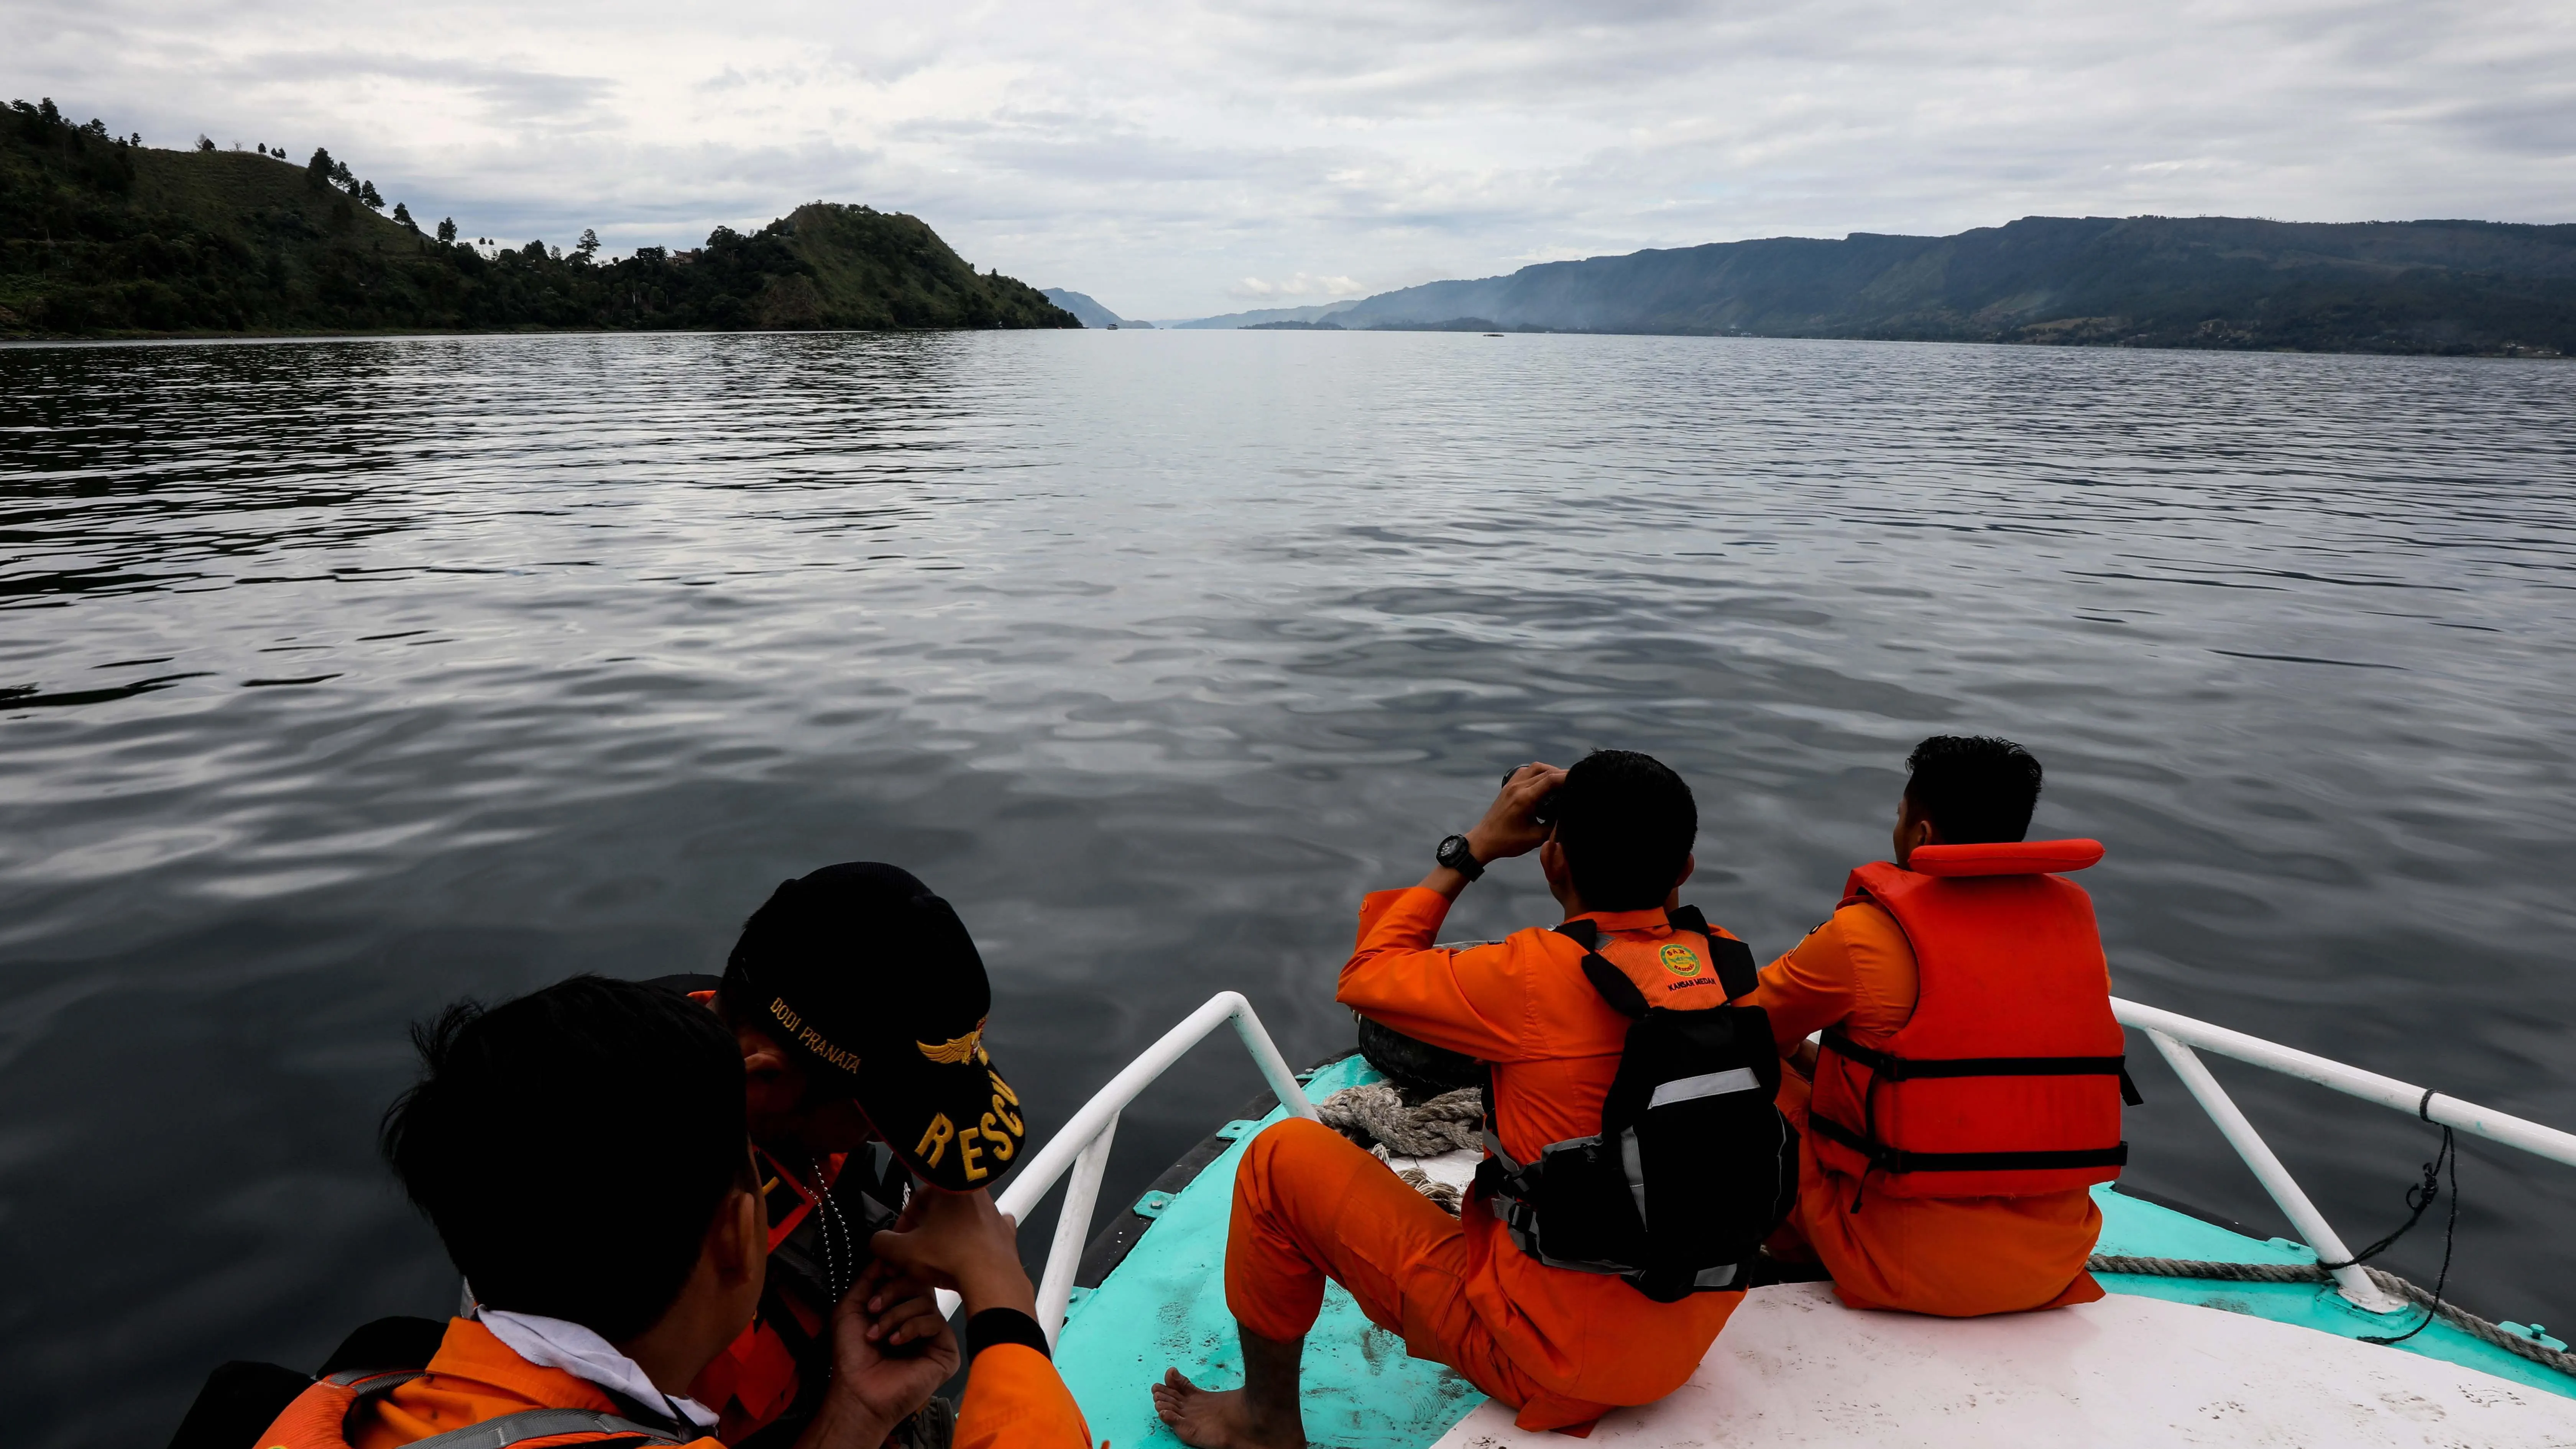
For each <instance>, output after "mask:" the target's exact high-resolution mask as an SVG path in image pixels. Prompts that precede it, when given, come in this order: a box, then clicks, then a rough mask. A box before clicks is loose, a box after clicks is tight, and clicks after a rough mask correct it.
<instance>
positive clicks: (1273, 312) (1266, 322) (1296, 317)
mask: <svg viewBox="0 0 2576 1449" xmlns="http://www.w3.org/2000/svg"><path fill="white" fill-rule="evenodd" d="M1358 305H1359V303H1357V302H1355V301H1354V302H1328V303H1325V304H1324V305H1322V306H1320V307H1265V308H1263V309H1261V310H1260V311H1258V312H1228V313H1226V314H1225V315H1224V316H1222V317H1194V318H1192V319H1190V320H1189V321H1187V322H1166V323H1164V324H1163V326H1164V328H1165V329H1166V330H1168V331H1178V332H1229V331H1235V330H1238V329H1241V328H1247V327H1267V326H1272V325H1275V324H1277V323H1281V322H1320V321H1322V320H1324V319H1325V318H1327V317H1331V316H1335V315H1337V314H1340V313H1343V312H1347V311H1349V310H1351V309H1352V308H1353V307H1356V306H1358Z"/></svg>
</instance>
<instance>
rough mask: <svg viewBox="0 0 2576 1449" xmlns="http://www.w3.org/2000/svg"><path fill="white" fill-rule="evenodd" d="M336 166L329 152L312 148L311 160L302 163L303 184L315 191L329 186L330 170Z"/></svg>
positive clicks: (336, 163) (319, 148)
mask: <svg viewBox="0 0 2576 1449" xmlns="http://www.w3.org/2000/svg"><path fill="white" fill-rule="evenodd" d="M338 164H339V163H338V162H335V161H333V160H332V159H331V153H330V152H328V151H325V150H323V149H322V148H321V147H319V146H316V147H314V148H313V159H312V160H310V161H307V162H305V163H304V184H305V185H307V186H310V187H312V188H313V189H314V190H316V191H320V190H321V189H322V188H324V187H326V186H329V185H330V184H331V168H332V167H333V166H336V165H338Z"/></svg>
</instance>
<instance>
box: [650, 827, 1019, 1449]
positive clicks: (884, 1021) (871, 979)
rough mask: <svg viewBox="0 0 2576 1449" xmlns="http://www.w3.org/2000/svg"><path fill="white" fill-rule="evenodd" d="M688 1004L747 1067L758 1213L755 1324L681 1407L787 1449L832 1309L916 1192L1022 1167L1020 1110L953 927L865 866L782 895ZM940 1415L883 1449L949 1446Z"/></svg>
mask: <svg viewBox="0 0 2576 1449" xmlns="http://www.w3.org/2000/svg"><path fill="white" fill-rule="evenodd" d="M664 984H668V985H673V986H678V987H682V988H683V989H689V988H710V989H692V990H691V995H692V996H694V997H695V998H696V999H698V1000H700V1001H703V1002H705V1003H706V1004H707V1005H709V1006H712V1007H713V1008H714V1009H715V1012H716V1014H717V1015H718V1016H719V1017H721V1018H723V1020H724V1023H725V1025H726V1026H727V1027H729V1028H731V1029H732V1031H733V1034H734V1040H735V1042H736V1044H737V1045H738V1046H739V1047H740V1049H741V1052H742V1063H743V1075H744V1081H745V1102H746V1106H747V1109H748V1110H747V1113H746V1116H747V1120H748V1121H749V1124H750V1127H751V1138H752V1146H753V1160H754V1163H755V1166H756V1168H757V1170H758V1173H759V1179H760V1188H761V1195H762V1198H763V1201H764V1202H765V1203H766V1205H767V1207H768V1211H769V1221H770V1234H769V1237H770V1242H769V1247H770V1258H769V1277H768V1286H767V1287H766V1289H765V1290H764V1291H763V1292H762V1294H761V1301H760V1308H759V1313H758V1316H757V1317H756V1318H755V1319H754V1321H753V1323H752V1326H751V1327H750V1328H748V1329H746V1330H744V1332H743V1334H742V1336H741V1338H739V1339H738V1340H736V1341H735V1342H734V1343H732V1344H730V1345H728V1346H727V1347H726V1349H725V1351H724V1352H723V1353H721V1354H719V1355H717V1356H716V1359H715V1361H714V1362H712V1363H710V1364H709V1365H708V1366H707V1369H706V1371H705V1372H704V1373H703V1374H701V1375H699V1377H698V1380H697V1382H696V1383H695V1384H694V1385H692V1386H691V1392H692V1393H693V1394H694V1395H695V1396H696V1397H697V1398H699V1399H701V1400H703V1401H704V1402H706V1403H707V1404H708V1405H709V1406H710V1407H712V1408H714V1409H715V1410H716V1411H717V1414H718V1419H719V1422H718V1427H717V1432H718V1435H719V1437H721V1438H722V1439H723V1440H724V1441H725V1442H726V1443H727V1444H730V1445H733V1446H736V1449H787V1446H789V1445H790V1444H791V1443H793V1442H794V1441H795V1439H796V1437H797V1435H798V1434H800V1433H801V1432H802V1431H803V1428H804V1426H805V1423H806V1421H807V1420H808V1419H810V1418H812V1416H813V1415H814V1414H815V1412H816V1411H817V1409H818V1407H819V1405H820V1404H821V1403H822V1400H823V1395H824V1393H825V1391H826V1388H827V1386H828V1384H829V1382H830V1379H831V1374H832V1361H833V1353H832V1344H831V1335H830V1333H829V1332H828V1331H827V1324H828V1322H829V1320H830V1318H831V1315H832V1305H833V1304H834V1303H835V1302H837V1301H838V1300H839V1299H840V1297H841V1296H842V1294H843V1293H845V1292H846V1291H847V1290H848V1288H849V1286H850V1284H852V1283H853V1282H855V1281H856V1280H857V1278H858V1277H859V1275H860V1273H861V1272H862V1271H863V1270H864V1269H865V1268H866V1266H867V1263H868V1257H869V1249H868V1242H869V1237H870V1235H871V1234H872V1233H874V1232H876V1231H877V1230H879V1229H881V1228H883V1227H885V1226H887V1225H889V1224H890V1223H892V1222H893V1220H894V1216H895V1214H896V1213H897V1212H898V1211H900V1210H901V1208H902V1206H903V1204H904V1200H905V1194H906V1192H907V1191H908V1190H909V1187H910V1184H912V1183H913V1182H916V1181H917V1182H922V1183H927V1184H930V1185H931V1186H934V1187H939V1188H945V1189H948V1190H949V1191H952V1192H968V1191H972V1190H974V1189H976V1188H978V1187H980V1186H981V1185H982V1184H984V1183H985V1182H987V1181H989V1180H991V1178H992V1177H993V1176H994V1175H995V1174H997V1173H999V1172H1000V1171H1002V1170H1003V1169H1004V1168H1005V1167H1006V1166H1008V1165H1009V1164H1010V1163H1011V1162H1012V1161H1013V1160H1015V1159H1016V1157H1017V1156H1018V1153H1019V1149H1020V1143H1021V1140H1022V1137H1023V1128H1024V1124H1023V1122H1022V1121H1021V1119H1020V1117H1019V1115H1018V1103H1019V1098H1018V1097H1017V1095H1016V1094H1014V1093H1013V1092H1012V1091H1011V1089H1010V1087H1009V1086H1008V1085H1007V1084H1006V1083H1004V1082H1003V1080H1002V1077H1001V1074H1000V1073H999V1072H998V1071H997V1070H996V1069H995V1068H994V1066H993V1062H992V1054H991V1053H990V1052H989V1051H987V1050H986V1049H985V1047H984V1044H983V1028H984V1022H985V1019H986V1017H987V1016H988V1015H989V1014H990V1012H991V1010H992V1004H993V991H992V984H991V981H990V979H989V978H988V977H987V976H986V975H985V971H984V962H983V958H982V956H981V955H980V954H979V953H978V952H977V951H976V949H975V942H974V939H973V937H972V936H970V935H969V934H968V933H967V930H966V926H965V923H964V922H963V921H961V920H960V919H959V918H958V915H957V912H956V911H955V909H953V908H952V907H951V906H950V905H949V904H948V902H947V901H945V900H943V899H941V898H940V897H939V896H938V895H936V894H934V893H933V892H932V891H931V889H930V887H928V886H927V885H924V884H923V883H922V882H921V881H920V880H919V879H917V878H916V877H914V876H913V875H912V874H911V873H910V872H909V871H905V870H903V869H901V868H900V867H897V866H893V865H887V864H884V863H882V862H876V861H853V862H848V863H845V864H841V865H830V866H825V867H823V868H822V869H820V870H817V871H814V872H811V873H810V874H807V875H805V876H802V877H800V878H798V879H795V880H791V881H786V882H784V883H782V884H781V885H780V886H779V887H778V889H777V890H776V891H774V892H772V893H771V895H770V897H769V899H768V901H767V902H765V903H764V904H762V906H761V908H760V909H759V910H757V911H755V912H753V913H752V915H751V918H750V919H749V920H748V921H746V922H745V923H744V925H743V928H742V935H741V936H740V938H739V939H738V940H737V941H736V942H735V944H734V948H733V951H732V952H731V954H730V955H729V956H728V957H727V959H726V962H725V974H724V977H723V979H722V981H721V982H720V983H719V982H716V981H714V980H711V979H708V978H703V977H696V978H666V979H665V982H664ZM946 1407H947V1406H946V1405H945V1404H944V1403H933V1404H931V1405H930V1406H929V1407H928V1409H927V1410H925V1412H924V1413H923V1414H921V1415H919V1416H917V1417H916V1418H914V1419H912V1420H910V1421H907V1422H906V1423H905V1424H904V1425H903V1426H901V1427H900V1428H899V1430H898V1431H897V1434H896V1438H895V1441H894V1442H895V1445H896V1446H897V1449H915V1446H925V1449H926V1446H935V1445H937V1444H940V1443H943V1442H944V1441H945V1436H946V1430H947V1423H946V1420H945V1418H944V1417H943V1415H944V1411H945V1410H946Z"/></svg>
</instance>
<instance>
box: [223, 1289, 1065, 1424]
mask: <svg viewBox="0 0 2576 1449" xmlns="http://www.w3.org/2000/svg"><path fill="white" fill-rule="evenodd" d="M320 1392H321V1386H317V1387H316V1388H315V1389H313V1390H308V1391H307V1393H308V1394H318V1393H320ZM299 1402H301V1401H299ZM530 1409H591V1410H596V1411H598V1412H600V1413H606V1414H616V1413H620V1412H622V1411H621V1410H620V1409H619V1407H618V1405H617V1404H616V1402H615V1401H613V1400H612V1399H610V1398H609V1397H608V1395H607V1394H606V1393H605V1392H603V1391H602V1390H601V1389H600V1388H599V1387H598V1386H597V1385H595V1384H592V1383H590V1382H589V1381H587V1380H585V1379H580V1378H576V1377H574V1376H573V1375H571V1374H569V1373H566V1372H564V1371H563V1370H562V1369H556V1368H542V1367H540V1366H538V1365H536V1364H532V1363H530V1362H528V1361H527V1360H526V1359H523V1358H521V1357H519V1356H518V1354H516V1353H514V1352H512V1351H511V1350H510V1348H509V1346H508V1345H506V1344H504V1343H502V1342H501V1341H500V1340H499V1339H498V1338H495V1337H493V1336H492V1331H491V1330H490V1329H488V1328H485V1327H484V1326H483V1325H482V1324H480V1323H477V1322H474V1321H473V1320H471V1319H464V1318H458V1319H453V1320H451V1321H450V1322H449V1323H448V1325H447V1337H446V1338H445V1339H444V1340H443V1341H442V1342H441V1343H440V1344H439V1348H438V1353H437V1356H436V1357H434V1358H432V1359H431V1360H430V1361H429V1370H428V1372H427V1373H426V1374H424V1375H423V1376H422V1377H420V1378H416V1379H413V1380H412V1381H410V1382H409V1383H405V1384H402V1385H399V1386H397V1387H396V1388H394V1389H393V1390H391V1391H390V1392H388V1393H386V1394H383V1395H381V1396H379V1397H376V1398H373V1399H371V1400H369V1401H367V1402H366V1403H365V1404H363V1405H361V1406H360V1407H359V1409H358V1410H357V1412H356V1413H355V1414H353V1415H351V1416H350V1421H349V1422H348V1424H347V1425H346V1428H345V1433H346V1436H347V1437H346V1438H345V1439H341V1438H339V1437H338V1435H337V1434H334V1435H333V1436H332V1437H331V1438H329V1439H323V1438H318V1437H315V1436H314V1435H312V1434H311V1433H309V1432H295V1433H287V1432H284V1431H285V1430H286V1429H287V1427H288V1426H289V1425H291V1424H295V1423H297V1421H298V1419H299V1415H298V1411H297V1410H296V1409H294V1408H289V1409H288V1410H287V1411H286V1413H285V1414H283V1415H280V1416H279V1418H278V1421H277V1423H276V1424H274V1425H271V1426H270V1428H269V1430H268V1432H267V1433H265V1434H263V1435H261V1436H260V1440H259V1442H260V1445H261V1446H263V1449H266V1446H269V1445H279V1444H282V1445H284V1446H285V1449H338V1446H339V1445H342V1444H345V1445H346V1449H402V1446H404V1445H407V1444H412V1443H415V1442H417V1441H419V1440H422V1439H426V1438H428V1437H430V1436H431V1435H433V1434H444V1433H447V1432H449V1431H451V1430H456V1429H462V1428H466V1427H469V1426H471V1425H474V1424H480V1423H483V1422H484V1421H486V1420H488V1419H497V1418H499V1417H501V1416H502V1415H504V1414H516V1413H522V1412H525V1411H527V1410H530ZM302 1417H304V1418H310V1417H311V1416H310V1415H305V1416H302ZM335 1427H336V1426H335ZM631 1437H632V1436H629V1435H615V1434H609V1435H602V1434H593V1433H581V1434H567V1435H557V1436H552V1437H549V1438H546V1439H543V1440H538V1441H534V1442H536V1443H540V1444H546V1445H555V1444H563V1445H571V1444H577V1443H581V1442H584V1441H586V1440H593V1439H610V1438H613V1439H630V1438H631ZM954 1444H955V1449H1003V1446H1008V1449H1091V1431H1090V1429H1089V1427H1088V1426H1086V1425H1085V1424H1084V1423H1083V1419H1082V1411H1081V1410H1080V1409H1079V1408H1077V1407H1075V1405H1074V1402H1073V1395H1072V1394H1071V1393H1069V1392H1068V1391H1067V1390H1066V1389H1065V1386H1064V1380H1063V1379H1062V1378H1060V1377H1058V1376H1057V1374H1056V1371H1055V1365H1054V1364H1052V1363H1050V1362H1048V1360H1047V1356H1046V1355H1045V1354H1042V1353H1039V1352H1037V1351H1036V1350H1035V1349H1032V1348H1028V1347H1025V1346H1023V1345H1020V1344H1017V1343H997V1344H994V1345H992V1346H990V1347H988V1348H986V1349H985V1350H984V1351H983V1352H981V1353H979V1354H977V1355H976V1356H975V1363H974V1366H973V1371H972V1372H970V1373H969V1374H968V1375H967V1378H966V1397H965V1400H964V1402H963V1403H962V1404H960V1405H959V1407H958V1410H957V1437H956V1439H955V1441H954ZM686 1449H723V1446H722V1445H721V1444H719V1443H718V1441H716V1440H715V1439H712V1438H701V1439H696V1440H692V1441H690V1443H689V1444H688V1445H687V1446H686ZM867 1449H875V1446H873V1445H871V1446H867Z"/></svg>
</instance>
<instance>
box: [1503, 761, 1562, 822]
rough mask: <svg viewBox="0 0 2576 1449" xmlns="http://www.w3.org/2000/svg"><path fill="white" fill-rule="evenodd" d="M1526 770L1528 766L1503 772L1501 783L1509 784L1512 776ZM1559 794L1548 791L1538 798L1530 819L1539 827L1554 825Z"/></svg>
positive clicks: (1554, 791) (1515, 766)
mask: <svg viewBox="0 0 2576 1449" xmlns="http://www.w3.org/2000/svg"><path fill="white" fill-rule="evenodd" d="M1528 768H1529V766H1527V765H1514V766H1512V767H1511V768H1510V769H1508V770H1505V771H1504V772H1503V783H1504V784H1506V785H1508V784H1510V783H1511V782H1512V776H1514V775H1517V774H1519V773H1520V772H1521V771H1523V770H1526V769H1528ZM1560 793H1561V792H1559V791H1556V790H1550V791H1548V792H1547V793H1546V794H1545V795H1543V796H1541V797H1540V798H1539V802H1538V807H1537V808H1536V809H1534V810H1532V811H1530V819H1531V820H1533V821H1535V822H1536V823H1538V824H1540V825H1554V824H1555V823H1556V797H1557V795H1558V794H1560Z"/></svg>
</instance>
